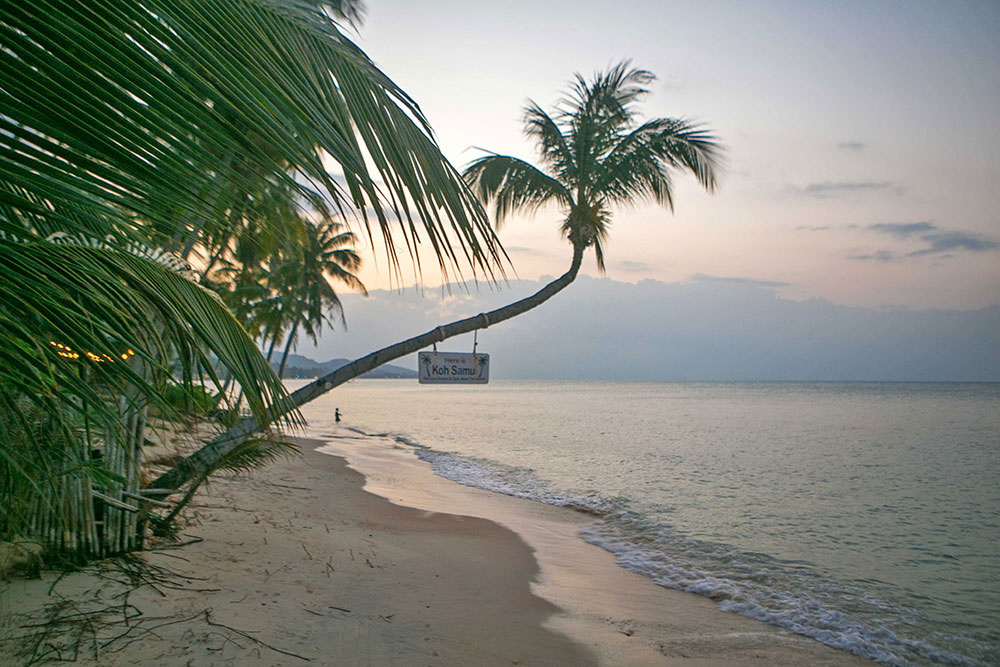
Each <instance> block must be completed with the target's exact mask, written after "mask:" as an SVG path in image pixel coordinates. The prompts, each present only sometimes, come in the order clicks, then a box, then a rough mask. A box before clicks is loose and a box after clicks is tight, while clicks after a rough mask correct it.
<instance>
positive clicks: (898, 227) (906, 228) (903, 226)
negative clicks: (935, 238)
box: [868, 221, 938, 239]
mask: <svg viewBox="0 0 1000 667" xmlns="http://www.w3.org/2000/svg"><path fill="white" fill-rule="evenodd" d="M937 228H938V226H937V225H935V224H934V223H932V222H927V221H922V222H880V223H878V224H874V225H868V229H870V230H872V231H873V232H881V233H883V234H889V235H891V236H894V237H896V238H897V239H906V238H909V237H911V236H913V235H915V234H924V233H926V232H933V231H935V230H936V229H937ZM921 238H923V237H921Z"/></svg>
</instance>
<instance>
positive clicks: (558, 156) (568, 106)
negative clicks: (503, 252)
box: [155, 61, 722, 488]
mask: <svg viewBox="0 0 1000 667" xmlns="http://www.w3.org/2000/svg"><path fill="white" fill-rule="evenodd" d="M653 79H654V76H653V74H651V73H650V72H647V71H645V70H641V69H636V68H633V67H631V66H630V63H629V62H627V61H626V62H622V63H619V64H618V65H615V66H614V67H611V68H610V69H608V71H606V72H602V73H598V74H596V75H595V76H594V77H593V79H592V80H590V81H587V80H585V79H584V78H583V77H582V76H580V75H579V74H578V75H576V77H575V79H574V81H573V82H572V84H571V85H570V88H569V90H568V91H567V93H566V97H565V99H564V100H563V101H562V102H561V103H560V104H559V105H558V106H557V108H556V110H555V113H554V114H552V115H549V114H546V113H545V112H544V111H542V109H541V108H540V107H539V106H538V105H537V104H535V103H533V102H532V103H529V105H528V106H527V108H526V109H525V113H524V129H525V133H526V134H527V135H528V136H529V137H530V138H532V139H534V140H535V141H536V143H537V146H538V150H539V157H540V160H539V161H540V164H541V168H539V167H535V166H534V165H532V164H530V163H528V162H525V161H524V160H519V159H517V158H514V157H509V156H504V155H498V154H495V153H491V154H489V155H486V156H485V157H483V158H480V159H478V160H476V161H475V162H473V163H472V164H471V165H469V167H468V168H467V169H466V170H465V172H464V176H465V178H466V180H467V182H468V183H469V184H470V185H471V186H472V188H473V191H474V192H476V193H477V194H478V196H479V197H480V198H481V200H482V201H483V202H486V203H489V202H492V203H493V204H494V213H495V216H496V220H497V223H498V224H499V223H501V222H503V221H504V220H505V219H507V218H508V217H509V216H510V215H511V214H512V213H514V212H515V211H527V212H529V213H530V212H534V211H537V210H539V209H540V208H541V207H543V206H545V205H547V204H553V205H555V206H557V207H558V208H559V209H560V211H561V213H562V221H561V226H560V229H561V231H562V233H563V235H564V236H565V237H566V239H567V240H568V241H569V242H570V244H571V245H572V248H573V256H572V260H571V262H570V267H569V270H568V271H567V272H566V273H564V274H563V275H562V276H560V277H559V278H557V279H556V280H554V281H552V282H551V283H549V284H548V285H546V286H545V287H543V288H542V289H541V290H539V291H538V292H537V293H535V294H533V295H532V296H530V297H527V298H525V299H522V300H520V301H517V302H515V303H512V304H510V305H508V306H504V307H503V308H498V309H496V310H493V311H491V312H489V313H482V314H479V315H476V316H474V317H469V318H466V319H463V320H459V321H457V322H452V323H451V324H447V325H444V326H441V327H437V328H436V329H433V330H431V331H428V332H426V333H424V334H422V335H420V336H415V337H413V338H411V339H409V340H406V341H403V342H400V343H397V344H395V345H392V346H390V347H387V348H384V349H381V350H379V351H377V352H373V353H372V354H369V355H367V356H364V357H361V358H359V359H357V360H355V361H353V362H351V363H350V364H347V365H345V366H342V367H341V368H339V369H337V370H336V371H334V372H332V373H330V374H328V375H326V376H324V377H322V378H319V379H318V380H316V381H315V382H313V383H311V384H309V385H306V386H305V387H302V388H301V389H299V390H298V391H296V392H294V393H293V394H292V395H291V397H290V401H289V405H294V406H299V405H302V404H304V403H306V402H308V401H311V400H313V399H314V398H316V397H318V396H320V395H322V394H324V393H326V392H327V391H329V390H330V389H332V388H334V387H336V386H338V385H340V384H343V383H344V382H346V381H348V380H350V379H353V378H355V377H357V376H359V375H361V374H362V373H365V372H367V371H369V370H371V369H372V368H375V367H377V366H379V365H381V364H384V363H387V362H389V361H392V360H394V359H398V358H399V357H401V356H404V355H406V354H411V353H413V352H416V351H417V350H420V349H422V348H425V347H427V346H428V345H431V344H433V343H438V342H441V341H443V340H445V339H447V338H450V337H452V336H457V335H459V334H463V333H468V332H470V331H473V330H475V329H480V328H483V327H488V326H489V325H491V324H497V323H499V322H502V321H504V320H507V319H510V318H512V317H515V316H517V315H519V314H521V313H524V312H526V311H528V310H530V309H532V308H535V307H537V306H538V305H540V304H542V303H544V302H545V301H547V300H548V299H550V298H552V297H553V296H554V295H555V294H557V293H558V292H559V291H561V290H562V289H564V288H565V287H566V286H567V285H569V284H570V283H572V282H573V280H574V279H575V278H576V276H577V273H578V272H579V270H580V264H581V262H582V260H583V255H584V253H585V251H586V250H587V249H588V248H593V249H594V255H595V257H596V259H597V266H598V269H599V270H601V271H603V270H604V244H605V240H606V238H607V234H608V227H609V224H610V221H611V217H612V211H613V209H614V208H616V207H619V206H627V205H634V204H637V203H640V202H642V201H646V200H652V201H653V202H654V203H656V204H659V205H661V206H665V207H666V208H668V209H672V207H673V195H672V184H673V181H672V175H673V173H674V172H675V171H678V170H682V171H687V172H690V173H691V174H693V175H694V176H695V178H697V179H698V182H699V183H701V185H702V186H704V187H705V188H706V189H707V190H708V191H709V192H712V191H714V190H715V188H716V185H717V175H716V172H717V171H718V170H719V168H720V159H721V153H722V148H721V147H720V145H719V144H718V143H717V141H716V140H715V138H714V137H713V136H712V135H711V134H710V133H709V132H707V131H706V130H705V129H704V128H702V127H700V126H698V125H695V124H692V123H690V122H688V121H685V120H683V119H676V118H655V119H652V120H647V121H643V122H640V121H639V120H638V109H637V104H638V102H639V101H640V100H641V99H642V98H643V97H645V95H646V94H647V93H648V89H647V87H646V86H648V84H649V83H651V82H652V81H653ZM252 432H253V424H252V422H250V421H245V422H243V423H239V424H237V425H236V426H234V427H233V428H232V429H230V430H229V431H228V432H226V433H224V434H223V435H221V436H219V437H218V438H216V439H215V440H213V441H212V442H210V443H208V444H207V445H206V446H205V447H203V448H202V449H201V450H200V451H198V452H196V453H195V454H193V455H192V456H191V457H189V458H188V459H187V460H185V461H184V462H182V463H181V465H179V466H178V467H176V468H174V469H173V470H171V471H170V472H168V473H166V474H165V475H164V476H162V477H161V478H160V479H159V480H157V481H156V482H155V484H157V485H158V486H167V487H171V488H173V487H175V486H177V485H179V484H181V483H183V482H184V481H185V480H186V479H187V478H188V477H189V476H190V475H193V474H197V473H198V472H199V471H200V470H202V469H204V467H205V466H208V465H210V464H211V462H212V461H213V460H215V458H216V457H218V456H221V455H223V454H224V453H225V452H226V451H228V449H229V448H231V447H235V446H236V445H238V444H239V442H241V439H242V438H245V437H247V436H248V435H249V434H251V433H252Z"/></svg>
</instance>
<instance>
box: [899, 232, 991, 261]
mask: <svg viewBox="0 0 1000 667" xmlns="http://www.w3.org/2000/svg"><path fill="white" fill-rule="evenodd" d="M920 240H922V241H924V242H926V243H929V244H930V245H929V246H928V247H926V248H922V249H920V250H915V251H913V252H911V253H910V254H909V255H907V257H919V256H921V255H937V254H941V253H946V252H951V251H953V250H968V251H970V252H988V251H990V250H996V249H998V248H1000V243H998V242H997V241H995V240H993V239H991V238H989V237H987V236H982V235H981V234H969V233H966V232H944V231H942V232H936V233H934V234H924V235H923V236H921V237H920Z"/></svg>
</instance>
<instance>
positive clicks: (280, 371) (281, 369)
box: [278, 321, 299, 378]
mask: <svg viewBox="0 0 1000 667" xmlns="http://www.w3.org/2000/svg"><path fill="white" fill-rule="evenodd" d="M298 332H299V323H298V322H297V321H296V322H295V326H293V327H292V330H291V331H290V332H289V333H288V340H287V341H286V342H285V352H284V354H282V355H281V363H280V364H279V365H278V377H279V378H280V377H284V375H285V362H287V361H288V353H289V352H291V351H292V344H293V343H294V342H295V334H297V333H298Z"/></svg>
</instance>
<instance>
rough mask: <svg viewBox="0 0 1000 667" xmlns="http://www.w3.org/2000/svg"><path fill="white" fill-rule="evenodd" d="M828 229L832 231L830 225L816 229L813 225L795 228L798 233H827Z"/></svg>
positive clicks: (819, 226)
mask: <svg viewBox="0 0 1000 667" xmlns="http://www.w3.org/2000/svg"><path fill="white" fill-rule="evenodd" d="M828 229H830V225H818V226H815V227H814V226H811V225H799V226H798V227H796V228H795V231H797V232H825V231H826V230H828Z"/></svg>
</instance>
